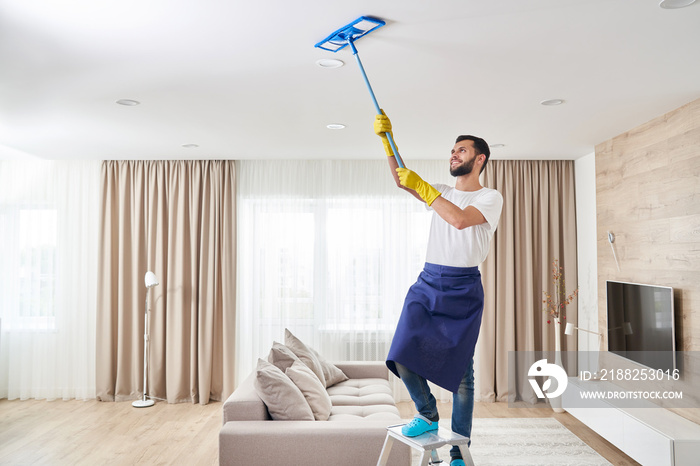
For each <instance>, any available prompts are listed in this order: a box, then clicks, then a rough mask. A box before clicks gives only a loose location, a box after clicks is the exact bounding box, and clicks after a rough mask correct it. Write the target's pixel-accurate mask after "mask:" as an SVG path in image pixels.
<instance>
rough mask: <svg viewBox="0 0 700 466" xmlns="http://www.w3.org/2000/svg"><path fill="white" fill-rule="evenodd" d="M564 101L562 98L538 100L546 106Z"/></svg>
mask: <svg viewBox="0 0 700 466" xmlns="http://www.w3.org/2000/svg"><path fill="white" fill-rule="evenodd" d="M563 103H564V100H562V99H549V100H543V101H542V102H540V105H546V106H547V107H553V106H555V105H561V104H563Z"/></svg>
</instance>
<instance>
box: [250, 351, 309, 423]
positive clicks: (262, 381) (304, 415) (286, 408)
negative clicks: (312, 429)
mask: <svg viewBox="0 0 700 466" xmlns="http://www.w3.org/2000/svg"><path fill="white" fill-rule="evenodd" d="M255 391H256V393H257V394H258V396H259V397H260V399H262V400H263V403H265V405H266V406H267V410H268V411H269V412H270V417H272V419H274V420H275V421H313V420H314V414H313V412H312V411H311V408H310V407H309V404H308V403H307V402H306V398H305V397H304V394H303V393H301V390H300V389H299V388H298V387H297V386H296V385H294V382H292V380H291V379H290V378H289V377H287V376H286V375H285V374H284V372H282V371H281V370H280V369H279V368H278V367H276V366H275V365H274V364H271V363H269V362H267V361H263V360H262V359H258V366H257V368H256V378H255Z"/></svg>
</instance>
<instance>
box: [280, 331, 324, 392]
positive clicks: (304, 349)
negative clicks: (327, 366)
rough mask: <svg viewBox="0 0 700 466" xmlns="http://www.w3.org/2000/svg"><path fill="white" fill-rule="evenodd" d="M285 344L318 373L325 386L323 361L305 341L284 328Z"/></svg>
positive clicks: (317, 375)
mask: <svg viewBox="0 0 700 466" xmlns="http://www.w3.org/2000/svg"><path fill="white" fill-rule="evenodd" d="M284 344H285V345H286V346H287V348H289V349H290V350H292V352H293V353H294V354H296V356H297V357H298V358H299V359H301V362H303V363H304V364H306V366H307V367H308V368H309V369H311V370H312V371H313V373H314V374H316V377H318V380H320V381H321V383H322V384H323V386H324V387H325V386H326V378H325V376H324V375H323V367H322V366H321V361H319V360H318V356H316V354H315V353H314V352H313V351H311V349H309V347H308V346H306V345H305V344H304V342H302V341H301V340H300V339H298V338H297V337H295V336H294V335H293V334H292V332H290V331H289V329H284Z"/></svg>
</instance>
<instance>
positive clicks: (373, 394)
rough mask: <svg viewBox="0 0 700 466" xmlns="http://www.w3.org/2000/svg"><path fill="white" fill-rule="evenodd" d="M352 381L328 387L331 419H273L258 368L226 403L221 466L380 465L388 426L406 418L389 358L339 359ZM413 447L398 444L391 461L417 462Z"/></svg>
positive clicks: (405, 464) (402, 465)
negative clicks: (392, 379) (387, 362)
mask: <svg viewBox="0 0 700 466" xmlns="http://www.w3.org/2000/svg"><path fill="white" fill-rule="evenodd" d="M335 366H336V367H337V368H339V369H340V370H342V371H343V372H344V373H345V375H346V376H347V377H348V380H345V381H343V382H340V383H338V384H335V385H333V386H330V387H328V388H327V392H328V395H329V396H330V398H331V403H332V406H331V411H330V417H329V418H328V420H327V421H320V420H319V421H280V420H277V421H273V420H272V418H271V417H270V414H269V412H268V409H267V407H266V405H265V403H263V401H262V399H261V398H260V397H259V396H258V394H257V393H256V388H255V379H256V372H255V371H253V373H251V374H250V375H249V376H248V377H247V378H246V379H245V380H244V381H243V382H242V383H241V384H240V386H239V387H238V388H237V389H236V390H235V391H234V392H233V393H232V394H231V396H230V397H229V398H228V400H226V402H225V403H224V406H223V427H222V428H221V431H220V433H219V464H221V465H247V466H249V465H258V464H260V465H275V466H282V465H286V466H288V465H291V466H295V465H305V466H314V465H319V466H320V465H324V466H327V465H334V466H338V465H348V466H349V465H352V466H362V465H375V464H377V460H378V459H379V454H380V452H381V449H382V445H383V444H384V438H385V437H386V427H387V426H390V425H396V424H400V423H401V418H400V416H399V411H398V409H397V408H396V404H395V403H394V399H393V397H392V395H391V388H390V385H389V371H388V369H387V367H386V365H385V364H384V363H383V362H347V363H336V364H335ZM410 455H411V453H410V449H409V448H408V447H407V446H406V445H403V444H400V445H394V447H393V448H392V450H391V456H390V458H389V464H390V465H393V466H408V465H410V464H411V460H410Z"/></svg>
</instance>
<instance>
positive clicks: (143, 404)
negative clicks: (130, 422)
mask: <svg viewBox="0 0 700 466" xmlns="http://www.w3.org/2000/svg"><path fill="white" fill-rule="evenodd" d="M149 291H151V288H150V287H147V288H146V316H145V318H144V326H143V327H144V330H143V398H142V399H140V400H136V401H134V402H133V403H131V406H133V407H134V408H148V407H151V406H153V405H154V404H155V403H156V402H155V401H153V400H149V399H147V397H146V388H147V386H148V385H147V382H148V340H149V338H148V330H149V329H148V292H149Z"/></svg>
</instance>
